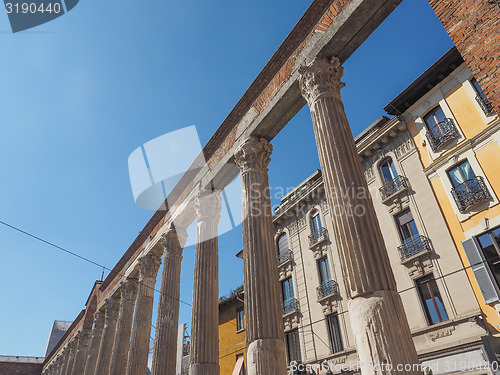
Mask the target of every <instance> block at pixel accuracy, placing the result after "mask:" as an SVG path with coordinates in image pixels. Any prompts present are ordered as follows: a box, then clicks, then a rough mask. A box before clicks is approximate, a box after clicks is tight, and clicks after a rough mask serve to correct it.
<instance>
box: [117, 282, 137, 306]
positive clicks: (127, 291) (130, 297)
mask: <svg viewBox="0 0 500 375" xmlns="http://www.w3.org/2000/svg"><path fill="white" fill-rule="evenodd" d="M120 292H121V298H122V300H124V301H135V298H136V297H137V280H136V279H133V278H128V279H127V280H126V281H125V282H124V283H123V284H122V285H121V287H120Z"/></svg>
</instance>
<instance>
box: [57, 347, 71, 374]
mask: <svg viewBox="0 0 500 375" xmlns="http://www.w3.org/2000/svg"><path fill="white" fill-rule="evenodd" d="M68 354H69V348H68V347H66V348H64V350H63V352H62V355H61V369H60V370H59V373H60V374H61V375H65V374H66V369H67V368H68Z"/></svg>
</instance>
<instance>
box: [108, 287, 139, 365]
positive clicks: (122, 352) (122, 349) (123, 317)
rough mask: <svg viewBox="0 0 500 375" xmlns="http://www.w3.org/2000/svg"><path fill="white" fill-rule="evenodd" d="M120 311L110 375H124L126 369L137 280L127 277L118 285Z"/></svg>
mask: <svg viewBox="0 0 500 375" xmlns="http://www.w3.org/2000/svg"><path fill="white" fill-rule="evenodd" d="M120 294H121V299H120V311H119V312H118V321H117V323H116V335H115V341H114V344H113V351H112V355H111V365H110V371H109V374H110V375H124V374H125V372H126V371H127V360H128V351H129V349H130V334H131V332H132V320H133V318H134V306H135V299H136V297H137V280H135V279H132V278H129V279H127V280H125V281H124V282H123V283H122V285H121V286H120Z"/></svg>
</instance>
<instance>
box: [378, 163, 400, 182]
mask: <svg viewBox="0 0 500 375" xmlns="http://www.w3.org/2000/svg"><path fill="white" fill-rule="evenodd" d="M380 174H381V175H382V180H383V181H384V183H386V182H389V181H392V180H394V179H396V177H398V172H396V167H395V166H394V163H393V162H392V159H391V158H387V159H385V160H384V161H383V162H382V163H380Z"/></svg>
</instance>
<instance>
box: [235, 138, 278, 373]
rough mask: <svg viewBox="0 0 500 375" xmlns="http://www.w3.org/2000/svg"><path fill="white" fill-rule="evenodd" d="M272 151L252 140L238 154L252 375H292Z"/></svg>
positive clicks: (260, 140)
mask: <svg viewBox="0 0 500 375" xmlns="http://www.w3.org/2000/svg"><path fill="white" fill-rule="evenodd" d="M271 152H272V146H271V145H270V144H269V142H267V141H266V140H265V139H259V138H255V137H251V138H249V139H247V140H246V141H245V142H243V143H242V144H241V145H240V147H239V148H238V150H237V152H236V154H235V161H236V164H237V165H238V167H239V168H240V170H241V181H242V203H243V211H242V215H243V259H244V275H245V281H244V289H245V330H246V342H247V372H248V374H249V375H262V374H276V375H284V374H286V368H287V366H286V352H285V342H284V334H283V318H282V310H281V302H280V301H281V297H280V290H279V280H278V261H277V257H276V250H275V245H274V239H273V236H274V228H273V223H272V213H271V199H270V196H269V179H268V175H267V166H268V164H269V162H270V160H271V159H270V156H271Z"/></svg>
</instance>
